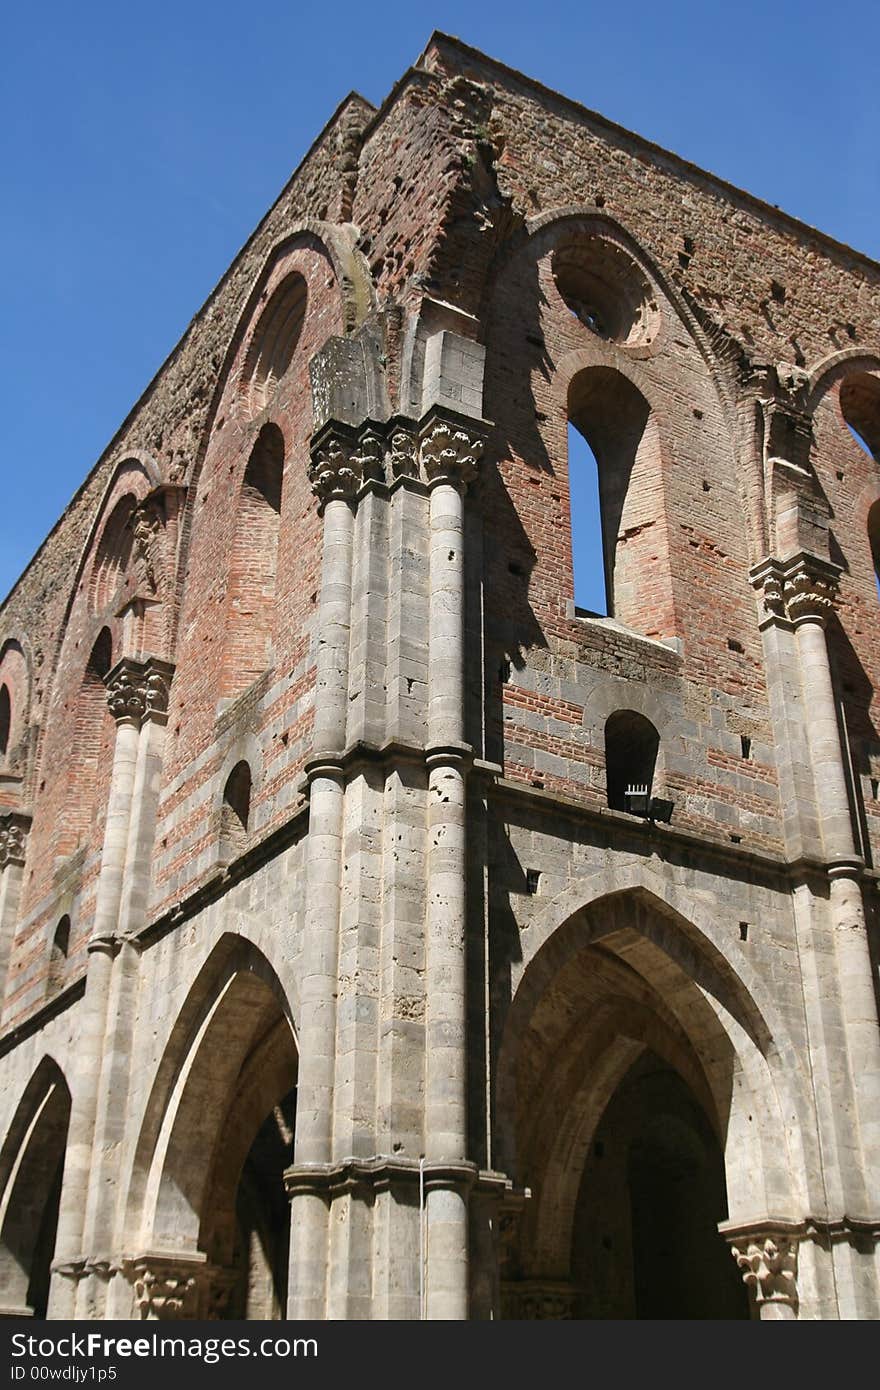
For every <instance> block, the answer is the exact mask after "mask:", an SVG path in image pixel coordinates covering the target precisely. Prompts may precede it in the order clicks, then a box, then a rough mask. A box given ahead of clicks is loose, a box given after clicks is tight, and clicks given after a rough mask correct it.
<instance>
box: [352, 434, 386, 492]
mask: <svg viewBox="0 0 880 1390" xmlns="http://www.w3.org/2000/svg"><path fill="white" fill-rule="evenodd" d="M349 466H350V467H351V468H352V470H353V471H354V473H355V475H356V477H358V478H359V479H360V482H361V483H366V482H368V481H369V480H370V479H371V478H372V479H375V480H377V481H379V482H382V481H384V478H385V446H384V444H383V442H382V436H381V435H380V434H379V433H378V432H377V431H376V430H374V429H370V428H369V427H367V429H365V430H364V431H363V432H362V434H361V436H360V438H359V439H358V442H357V444H356V446H355V448H354V449H353V450H352V454H351V458H350V460H349Z"/></svg>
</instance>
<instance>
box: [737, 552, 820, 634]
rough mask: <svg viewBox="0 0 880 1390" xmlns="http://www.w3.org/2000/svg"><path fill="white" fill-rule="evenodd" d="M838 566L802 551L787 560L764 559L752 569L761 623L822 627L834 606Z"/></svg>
mask: <svg viewBox="0 0 880 1390" xmlns="http://www.w3.org/2000/svg"><path fill="white" fill-rule="evenodd" d="M839 573H840V571H839V569H838V567H837V566H836V565H833V564H831V563H830V562H829V561H827V560H821V559H819V557H818V556H815V555H808V554H806V553H802V554H800V555H796V556H794V557H793V558H792V559H790V560H785V561H779V560H765V561H764V563H763V564H761V565H758V566H757V567H756V568H755V569H754V570H753V571H752V584H753V585H754V587H755V589H756V590H757V591H758V593H759V594H760V597H761V606H762V609H763V613H762V626H764V625H766V624H767V623H768V622H770V621H772V620H774V619H776V620H787V621H789V622H791V623H794V624H798V623H803V622H814V623H820V624H822V625H823V626H824V624H825V622H826V621H827V619H828V618H829V617H830V616H831V613H832V612H833V609H834V602H835V598H836V596H837V581H838V576H839Z"/></svg>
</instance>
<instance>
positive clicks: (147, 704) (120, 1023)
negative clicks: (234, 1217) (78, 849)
mask: <svg viewBox="0 0 880 1390" xmlns="http://www.w3.org/2000/svg"><path fill="white" fill-rule="evenodd" d="M121 664H122V665H124V674H120V676H119V678H118V679H117V681H116V701H117V706H118V705H119V703H120V702H121V703H123V704H124V707H125V711H126V717H127V718H131V719H133V720H135V721H136V723H137V726H138V741H137V754H136V760H135V769H134V779H133V783H132V791H131V804H130V812H129V817H128V828H127V836H126V845H125V857H124V869H123V876H122V888H121V892H120V894H119V906H118V912H117V919H116V932H115V936H116V941H117V951H116V955H115V956H114V960H113V970H112V975H111V980H110V992H109V1000H108V1008H107V1022H106V1030H105V1037H104V1047H103V1056H102V1060H101V1076H100V1082H99V1087H98V1102H97V1111H96V1121H95V1136H94V1142H93V1146H92V1163H91V1175H90V1181H89V1194H88V1201H87V1205H86V1217H85V1222H84V1227H83V1250H84V1252H86V1254H87V1257H88V1263H87V1265H86V1270H85V1273H84V1276H83V1277H82V1278H81V1280H80V1282H79V1289H78V1295H77V1310H78V1316H89V1317H93V1316H101V1314H102V1312H104V1311H105V1307H106V1297H107V1291H108V1286H109V1285H110V1281H111V1278H112V1274H113V1273H115V1270H113V1269H111V1274H110V1275H105V1274H103V1272H102V1271H103V1266H104V1265H105V1264H107V1263H108V1256H109V1252H110V1250H111V1249H112V1247H113V1243H114V1239H115V1235H116V1217H117V1199H118V1200H119V1201H120V1202H121V1201H122V1200H123V1193H122V1192H121V1191H120V1183H119V1162H120V1158H121V1154H122V1148H123V1143H124V1140H125V1125H126V1118H127V1113H128V1104H127V1102H128V1091H129V1083H130V1076H131V1065H132V1060H133V1059H132V1037H133V1030H134V1011H135V1004H136V993H137V982H138V970H139V962H140V948H139V946H138V944H137V941H136V933H137V932H138V930H139V928H140V927H141V926H143V925H144V922H145V921H146V911H147V896H148V892H149V885H150V876H151V864H152V852H153V842H154V833H155V826H156V812H157V808H158V800H159V789H160V779H161V772H162V757H163V751H164V739H165V726H166V724H167V722H168V699H169V693H170V685H171V679H172V676H173V674H174V667H173V666H172V665H171V664H170V663H169V662H166V661H161V660H159V659H158V658H157V657H149V658H147V659H146V660H144V661H126V662H125V663H121ZM111 698H112V697H111ZM111 708H112V704H111ZM93 1268H94V1270H95V1271H96V1277H92V1275H91V1273H90V1270H91V1269H93Z"/></svg>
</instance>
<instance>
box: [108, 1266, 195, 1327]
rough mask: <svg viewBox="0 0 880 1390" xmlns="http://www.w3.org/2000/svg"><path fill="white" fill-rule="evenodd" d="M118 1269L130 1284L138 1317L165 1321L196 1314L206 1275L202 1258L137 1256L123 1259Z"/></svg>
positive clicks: (192, 1316) (191, 1316)
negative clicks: (121, 1270) (132, 1287)
mask: <svg viewBox="0 0 880 1390" xmlns="http://www.w3.org/2000/svg"><path fill="white" fill-rule="evenodd" d="M122 1268H123V1271H124V1273H125V1275H126V1278H127V1279H128V1280H129V1282H130V1283H131V1284H133V1285H134V1294H135V1299H136V1301H137V1306H138V1312H139V1314H140V1316H141V1318H143V1319H150V1320H156V1319H161V1320H163V1321H167V1320H171V1319H180V1318H194V1317H196V1316H197V1315H198V1311H199V1301H200V1299H199V1295H200V1292H201V1290H202V1289H203V1288H204V1287H205V1285H206V1283H207V1274H208V1268H207V1263H206V1261H205V1258H204V1256H201V1257H200V1256H199V1255H198V1254H196V1255H193V1256H187V1255H141V1256H138V1257H137V1258H136V1259H132V1260H124V1261H123V1265H122Z"/></svg>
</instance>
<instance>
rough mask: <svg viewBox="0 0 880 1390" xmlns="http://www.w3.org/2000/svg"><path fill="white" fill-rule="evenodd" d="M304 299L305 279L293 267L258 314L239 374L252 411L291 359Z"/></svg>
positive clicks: (262, 403) (272, 388) (267, 396)
mask: <svg viewBox="0 0 880 1390" xmlns="http://www.w3.org/2000/svg"><path fill="white" fill-rule="evenodd" d="M306 300H307V290H306V282H305V280H304V279H303V277H302V276H301V275H299V274H297V273H296V272H295V271H294V272H293V273H292V274H290V275H288V276H286V278H285V279H284V280H282V282H281V284H280V285H279V286H278V288H277V289H276V290H275V292H274V294H273V295H272V298H271V299H270V300H269V303H268V304H267V305H266V307H265V309H264V310H263V312H262V314H261V315H260V320H259V323H258V324H257V327H256V331H255V332H254V336H253V339H252V341H251V345H250V347H249V349H248V352H247V356H246V358H245V363H244V369H243V371H242V375H241V392H242V397H243V400H244V403H245V408H246V409H247V411H248V412H249V413H250V414H251V415H257V414H259V412H260V411H261V410H264V409H265V407H266V406H267V405H268V404H269V401H270V400H271V399H272V396H273V395H274V393H275V390H276V388H277V386H278V383H279V381H280V380H281V378H282V377H283V376H284V374H285V372H286V371H287V369H288V368H289V366H290V364H291V362H292V360H293V354H294V352H295V351H296V345H297V343H298V342H299V339H300V334H301V333H302V326H303V323H304V321H305V316H306Z"/></svg>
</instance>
